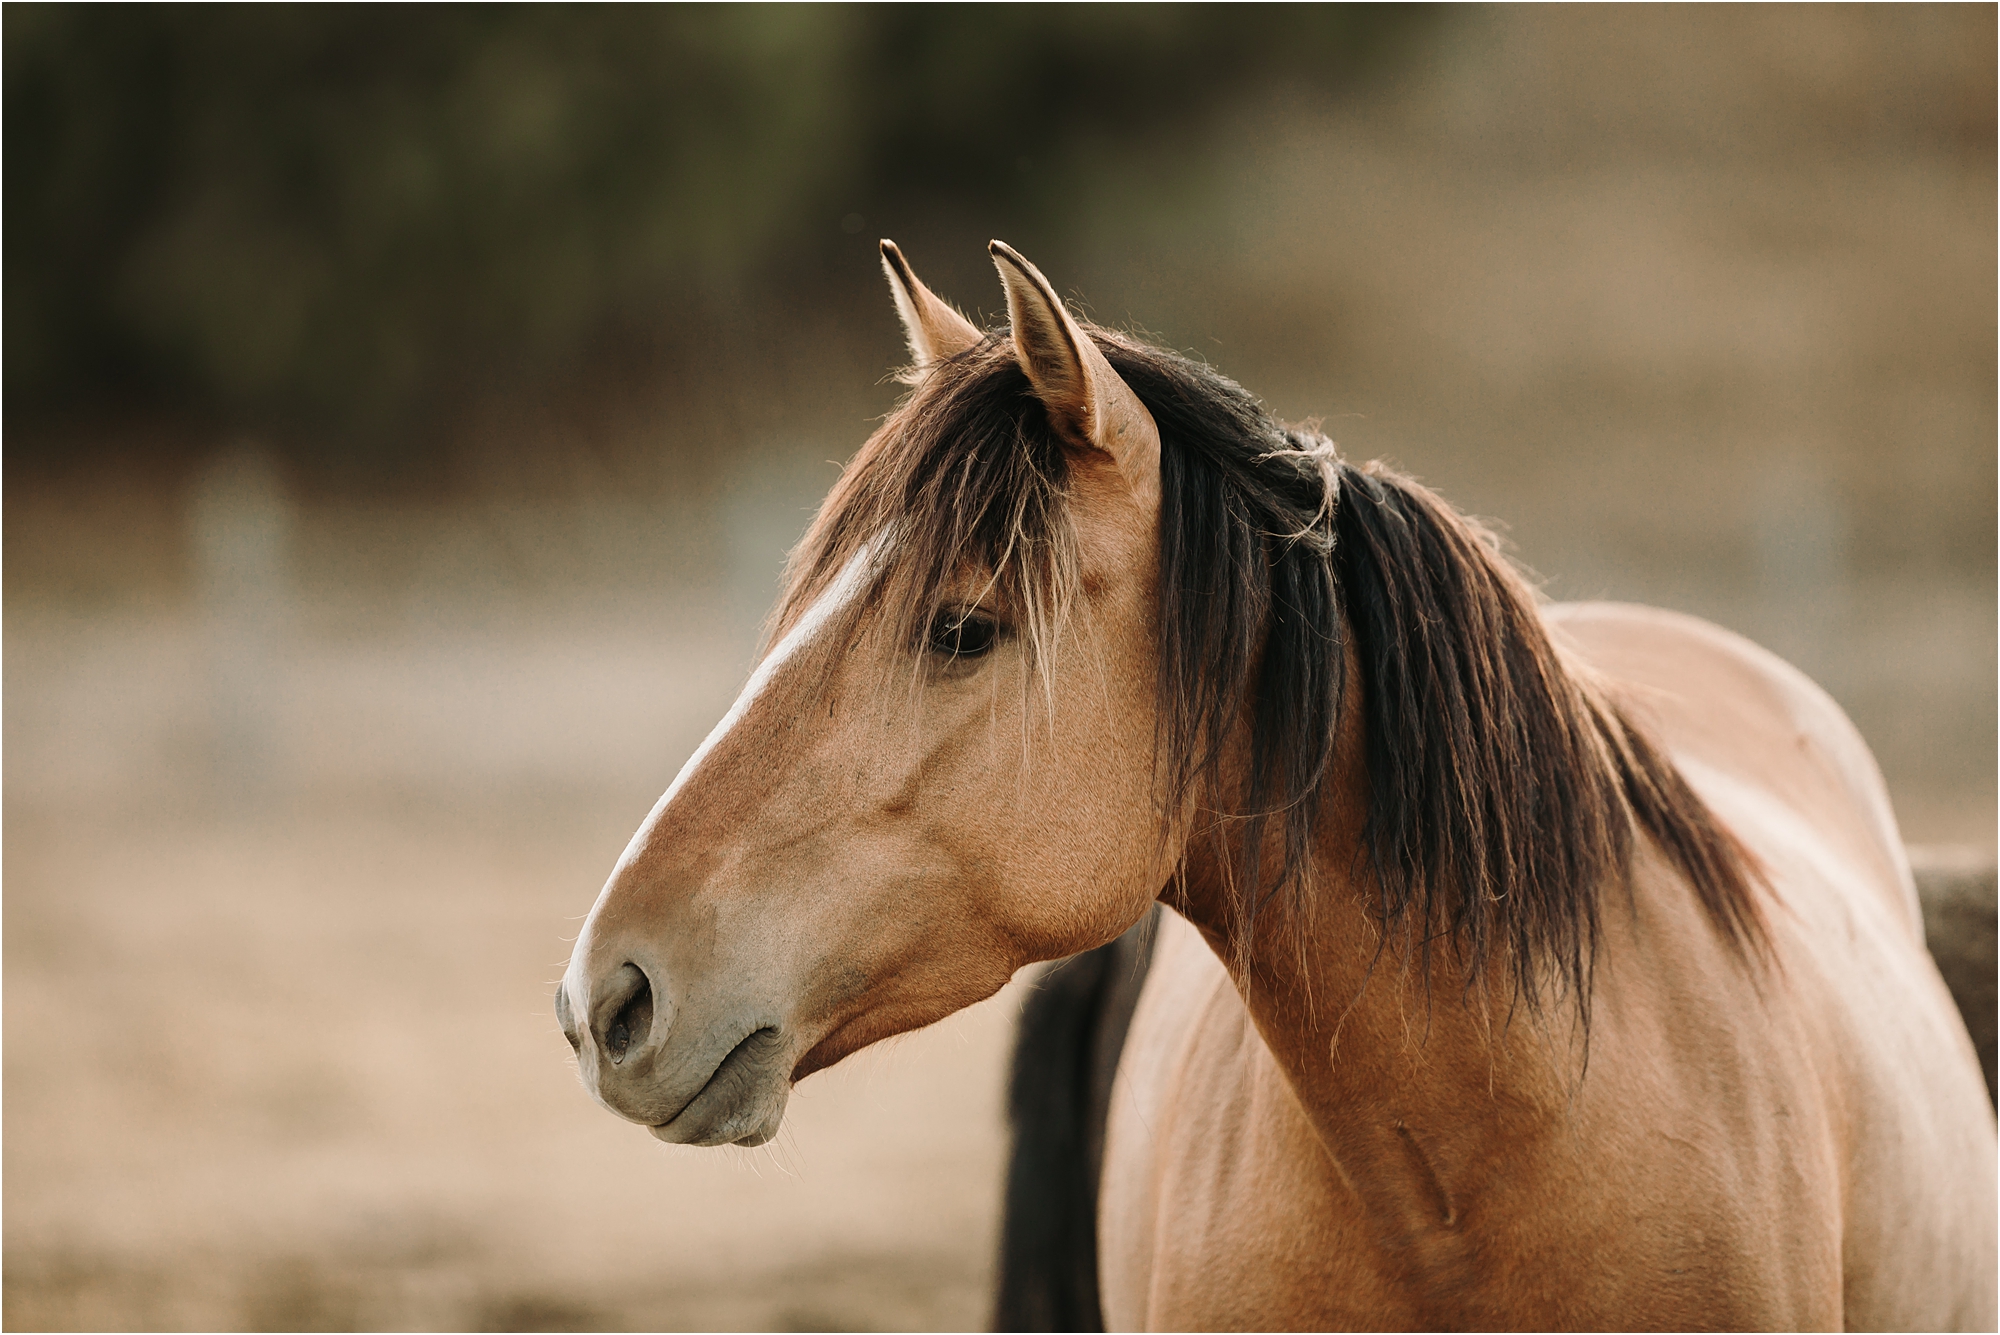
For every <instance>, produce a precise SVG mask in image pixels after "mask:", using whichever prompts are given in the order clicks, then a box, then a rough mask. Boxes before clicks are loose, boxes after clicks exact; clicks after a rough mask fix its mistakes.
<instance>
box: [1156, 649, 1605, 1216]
mask: <svg viewBox="0 0 2000 1335" xmlns="http://www.w3.org/2000/svg"><path fill="white" fill-rule="evenodd" d="M1349 679H1350V681H1351V680H1353V679H1354V678H1353V677H1350V678H1349ZM1346 713H1347V717H1348V720H1349V722H1348V723H1347V724H1346V725H1344V727H1343V733H1344V734H1349V735H1344V736H1343V738H1342V741H1341V744H1340V747H1339V750H1338V752H1337V756H1336V768H1337V769H1338V771H1339V774H1338V780H1337V782H1336V783H1335V784H1334V785H1332V787H1331V789H1330V791H1331V793H1332V796H1331V797H1330V799H1329V800H1328V802H1327V804H1326V808H1325V809H1324V811H1323V813H1322V816H1321V819H1320V820H1319V821H1318V823H1317V824H1318V833H1317V837H1316V840H1315V848H1314V852H1313V863H1314V865H1313V868H1312V872H1313V875H1312V879H1311V881H1310V883H1309V884H1310V890H1309V891H1308V895H1309V898H1308V899H1307V901H1306V902H1304V903H1303V904H1301V905H1298V906H1296V907H1290V906H1287V905H1285V904H1281V903H1280V902H1279V901H1278V900H1276V899H1274V900H1273V901H1272V902H1271V903H1270V904H1269V905H1267V906H1266V907H1265V909H1264V910H1263V911H1262V912H1260V913H1259V914H1258V915H1257V917H1256V919H1255V921H1254V925H1253V927H1252V928H1251V929H1250V931H1249V937H1248V940H1247V941H1246V940H1244V938H1243V936H1242V935H1241V934H1240V933H1239V931H1238V930H1237V928H1236V926H1235V923H1236V915H1235V913H1234V911H1233V909H1232V907H1231V903H1230V900H1229V898H1228V896H1227V893H1226V891H1225V889H1224V887H1225V886H1226V884H1227V877H1226V876H1225V875H1223V874H1221V868H1222V866H1223V861H1222V860H1223V858H1224V857H1226V856H1227V853H1226V851H1225V850H1217V852H1216V855H1215V857H1214V859H1213V860H1212V861H1207V860H1204V859H1202V858H1199V857H1194V858H1191V859H1190V862H1189V865H1188V875H1187V880H1186V886H1185V890H1184V892H1183V894H1182V895H1181V896H1179V897H1178V898H1177V901H1176V903H1175V907H1177V908H1179V909H1180V910H1181V911H1182V912H1183V913H1184V914H1186V916H1187V917H1188V918H1189V919H1190V920H1191V921H1193V922H1194V924H1195V925H1196V926H1197V927H1198V928H1200V930H1201V931H1202V933H1203V935H1205V936H1206V937H1207V938H1208V940H1209V942H1210V944H1211V945H1212V946H1214V947H1215V949H1216V952H1217V953H1218V955H1220V956H1221V957H1222V959H1223V962H1224V964H1225V965H1226V966H1227V967H1228V969H1229V971H1230V974H1231V976H1232V978H1233V979H1234V981H1235V983H1236V988H1237V991H1238V992H1239V993H1241V994H1242V996H1243V999H1244V1002H1245V1005H1246V1007H1247V1008H1248V1010H1249V1012H1250V1015H1251V1018H1252V1019H1253V1020H1254V1022H1255V1023H1256V1025H1257V1028H1258V1031H1259V1032H1260V1034H1261V1035H1262V1037H1263V1039H1264V1042H1265V1045H1266V1046H1267V1047H1269V1048H1270V1050H1271V1052H1272V1054H1273V1056H1274V1057H1276V1058H1277V1061H1278V1063H1279V1065H1280V1066H1281V1067H1282V1068H1283V1069H1284V1071H1285V1073H1286V1075H1287V1077H1288V1079H1289V1081H1290V1084H1291V1086H1292V1088H1293V1090H1294V1092H1295V1093H1296V1094H1297V1095H1298V1098H1299V1101H1300V1103H1301V1105H1302V1106H1303V1107H1304V1109H1305V1111H1306V1113H1307V1115H1308V1117H1309V1118H1310V1119H1311V1121H1312V1123H1313V1125H1314V1127H1315V1128H1316V1129H1317V1131H1318V1133H1319V1136H1320V1139H1321V1141H1322V1142H1323V1143H1324V1144H1325V1146H1326V1148H1327V1150H1328V1152H1329V1153H1330V1154H1331V1155H1332V1157H1333V1159H1334V1160H1335V1162H1336V1163H1337V1164H1338V1165H1339V1168H1340V1170H1341V1174H1342V1176H1343V1177H1344V1178H1345V1179H1346V1180H1347V1182H1348V1183H1349V1184H1350V1185H1351V1186H1352V1187H1354V1189H1355V1190H1356V1192H1357V1193H1358V1194H1359V1195H1360V1196H1361V1198H1362V1199H1363V1201H1364V1202H1366V1203H1367V1205H1368V1207H1369V1208H1370V1210H1371V1212H1373V1213H1375V1214H1377V1215H1378V1217H1379V1218H1380V1222H1382V1223H1383V1224H1385V1225H1386V1226H1388V1227H1390V1228H1391V1229H1392V1230H1395V1231H1403V1230H1406V1229H1412V1228H1415V1229H1422V1228H1424V1227H1426V1226H1434V1225H1436V1224H1439V1223H1447V1224H1448V1223H1449V1222H1450V1221H1451V1219H1452V1218H1453V1217H1454V1215H1455V1213H1456V1211H1457V1210H1458V1209H1459V1208H1461V1207H1462V1205H1463V1204H1465V1202H1463V1201H1461V1200H1457V1199H1455V1197H1454V1188H1455V1186H1456V1185H1457V1184H1458V1183H1461V1182H1463V1181H1465V1180H1467V1179H1468V1178H1470V1177H1476V1176H1478V1168H1479V1166H1480V1165H1481V1164H1482V1163H1486V1162H1490V1161H1491V1159H1492V1158H1493V1156H1494V1152H1495V1150H1496V1149H1497V1147H1498V1146H1500V1145H1503V1144H1505V1145H1509V1146H1511V1147H1514V1148H1518V1147H1519V1146H1520V1145H1521V1144H1522V1143H1523V1141H1524V1140H1528V1139H1532V1138H1534V1137H1536V1136H1538V1135H1539V1134H1541V1133H1542V1132H1543V1131H1545V1130H1546V1129H1547V1128H1548V1127H1549V1126H1550V1125H1552V1123H1553V1121H1554V1119H1555V1117H1556V1115H1557V1114H1558V1113H1559V1111H1560V1109H1561V1108H1562V1106H1563V1104H1564V1100H1565V1099H1566V1097H1567V1096H1568V1094H1569V1092H1570V1091H1571V1090H1572V1089H1573V1088H1574V1082H1575V1079H1576V1076H1577V1074H1578V1062H1579V1060H1580V1055H1581V1054H1580V1051H1579V1049H1578V1047H1577V1046H1576V1045H1575V1044H1574V1043H1573V1042H1572V1041H1571V1040H1572V1039H1573V1038H1574V1035H1573V1034H1572V1033H1571V1029H1570V1025H1569V1023H1568V1021H1567V1019H1566V1018H1559V1017H1555V1016H1547V1017H1544V1016H1534V1015H1527V1014H1517V1013H1513V1012H1512V1009H1511V1007H1510V998H1509V994H1508V991H1507V984H1508V976H1507V973H1506V971H1505V969H1504V968H1500V969H1493V968H1489V970H1488V974H1487V976H1488V978H1489V979H1490V980H1491V982H1490V983H1488V984H1483V985H1482V986H1480V987H1475V988H1473V989H1470V990H1468V988H1467V986H1466V973H1465V969H1464V966H1463V964H1462V963H1461V962H1460V961H1459V960H1458V959H1457V958H1456V956H1455V954H1454V952H1453V951H1452V950H1451V949H1450V948H1449V946H1448V944H1447V943H1445V942H1442V941H1440V942H1437V943H1434V945H1433V948H1432V950H1431V952H1430V960H1429V964H1428V968H1426V965H1425V963H1424V960H1423V957H1422V955H1421V953H1420V950H1421V947H1420V946H1419V945H1418V944H1417V938H1418V936H1419V935H1420V934H1418V933H1415V932H1413V933H1412V934H1411V935H1410V936H1409V937H1407V938H1404V937H1401V936H1392V937H1391V939H1390V940H1389V941H1388V942H1387V944H1386V948H1385V946H1384V942H1383V935H1382V927H1381V925H1380V922H1379V919H1378V918H1377V916H1376V915H1375V912H1374V909H1373V905H1374V904H1375V902H1376V895H1375V891H1374V888H1373V885H1372V881H1371V880H1369V879H1368V876H1369V867H1370V859H1369V858H1368V857H1367V855H1366V854H1365V852H1363V850H1362V847H1361V840H1362V831H1363V827H1364V824H1365V822H1366V819H1367V809H1368V776H1367V770H1366V766H1365V763H1364V760H1363V755H1364V748H1363V746H1362V744H1361V738H1360V724H1359V721H1358V720H1359V716H1360V714H1361V711H1360V710H1359V709H1358V708H1354V707H1353V706H1352V705H1350V708H1349V709H1348V710H1347V711H1346ZM1274 833H1275V832H1274ZM1273 854H1274V855H1275V849H1274V850H1273ZM1274 860H1275V857H1273V858H1268V859H1267V862H1272V861H1274Z"/></svg>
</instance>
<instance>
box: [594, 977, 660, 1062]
mask: <svg viewBox="0 0 2000 1335" xmlns="http://www.w3.org/2000/svg"><path fill="white" fill-rule="evenodd" d="M606 1011H609V1012H610V1019H609V1020H608V1021H602V1020H601V1021H600V1023H603V1025H604V1027H603V1028H602V1029H601V1030H599V1031H598V1033H599V1035H600V1037H601V1039H602V1043H603V1047H604V1054H605V1055H606V1056H607V1057H609V1058H611V1060H612V1061H613V1062H620V1061H623V1060H624V1059H625V1054H626V1053H627V1052H628V1051H630V1050H631V1047H632V1044H633V1042H634V1041H641V1042H643V1041H644V1039H645V1037H646V1035H647V1034H648V1033H649V1032H650V1031H651V1030H652V1027H653V986H652V983H651V981H650V980H649V979H648V978H647V977H646V974H645V971H644V970H642V969H640V968H639V966H637V965H636V964H627V965H624V966H623V967H621V968H620V969H619V970H618V974H617V976H616V977H615V979H614V980H613V985H612V987H611V988H610V989H609V996H608V998H607V1004H606V1005H605V1006H604V1008H603V1009H600V1010H599V1011H598V1012H597V1013H598V1015H599V1016H603V1015H604V1014H605V1013H606Z"/></svg>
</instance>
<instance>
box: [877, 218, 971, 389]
mask: <svg viewBox="0 0 2000 1335" xmlns="http://www.w3.org/2000/svg"><path fill="white" fill-rule="evenodd" d="M882 272H883V273H886V274H888V275H889V291H890V292H891V293H892V294H893V295H894V296H895V298H896V314H898V315H900V316H902V317H903V334H904V336H905V337H907V338H908V339H909V340H910V362H911V369H912V370H913V371H914V372H915V373H916V374H918V375H922V374H923V373H924V372H925V371H928V370H929V369H930V367H931V363H933V362H941V361H946V360H949V359H950V358H952V357H956V356H957V355H958V354H959V353H961V352H964V351H965V350H966V349H967V348H969V347H971V346H972V345H973V344H975V343H977V342H979V339H980V333H979V331H978V330H977V329H975V328H973V327H972V321H970V320H968V319H966V318H965V317H964V316H963V315H960V314H959V313H958V312H957V311H955V310H953V309H952V308H951V306H950V304H949V303H948V302H946V301H945V300H944V299H943V298H942V297H940V296H938V294H937V293H935V292H933V291H931V290H930V289H929V288H927V287H925V286H924V285H923V284H922V283H919V282H918V281H917V276H916V275H915V274H914V273H911V272H910V262H909V261H908V260H906V259H904V258H903V252H902V251H900V250H898V249H896V243H895V242H894V241H886V240H885V241H884V242H883V243H882Z"/></svg>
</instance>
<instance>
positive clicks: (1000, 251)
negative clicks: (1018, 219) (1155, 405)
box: [987, 241, 1160, 511]
mask: <svg viewBox="0 0 2000 1335" xmlns="http://www.w3.org/2000/svg"><path fill="white" fill-rule="evenodd" d="M987 249H988V250H990V251H991V252H992V253H993V262H994V264H995V265H997V266H998V267H999V270H1000V281H1001V282H1002V283H1003V284H1005V285H1006V288H1007V315H1008V318H1009V319H1010V320H1011V321H1012V322H1013V326H1014V356H1015V359H1016V360H1018V361H1019V362H1020V363H1021V369H1022V370H1023V371H1024V372H1026V373H1027V376H1028V383H1029V384H1031V385H1033V386H1034V387H1035V396H1036V397H1037V398H1039V399H1041V401H1042V406H1043V407H1044V408H1046V409H1047V410H1048V414H1049V421H1050V422H1051V423H1052V424H1053V425H1054V426H1055V429H1056V431H1057V432H1058V433H1060V434H1061V435H1062V437H1063V438H1064V439H1065V440H1067V441H1068V442H1069V443H1070V444H1072V445H1075V446H1080V447H1083V448H1087V449H1094V450H1100V451H1102V452H1103V453H1105V454H1107V455H1109V456H1110V457H1111V460H1112V462H1113V463H1115V464H1117V465H1118V472H1119V474H1120V475H1121V476H1123V478H1124V479H1125V485H1126V486H1127V487H1128V488H1129V489H1130V490H1131V493H1132V498H1133V500H1135V501H1137V502H1138V504H1139V506H1140V508H1141V509H1143V510H1148V511H1150V510H1155V509H1157V508H1158V507H1159V503H1160V429H1159V427H1158V426H1156V425H1155V424H1154V422H1153V415H1152V414H1151V413H1149V412H1147V411H1146V405H1145V404H1143V403H1141V402H1139V396H1138V395H1137V394H1134V393H1133V392H1132V387H1131V386H1130V385H1128V384H1126V383H1125V382H1124V380H1122V379H1120V378H1119V375H1118V373H1117V372H1116V371H1114V370H1112V369H1111V363H1110V362H1108V361H1106V360H1104V354H1103V353H1102V352H1100V351H1099V350H1098V347H1097V344H1095V343H1093V342H1092V341H1091V339H1090V336H1089V335H1088V334H1086V333H1084V332H1083V330H1081V329H1080V328H1078V327H1077V323H1076V321H1075V320H1073V319H1071V318H1070V314H1069V312H1068V311H1067V310H1065V309H1064V308H1063V304H1062V300H1061V299H1060V298H1059V297H1057V296H1056V294H1055V289H1053V288H1051V287H1050V286H1049V280H1048V279H1046V278H1044V277H1042V273H1041V270H1039V269H1037V268H1036V267H1035V266H1034V265H1032V264H1030V263H1028V262H1027V261H1026V260H1025V259H1022V258H1021V256H1020V254H1019V252H1017V251H1016V250H1015V249H1014V248H1013V247H1012V246H1009V245H1007V244H1006V243H1005V242H1001V241H995V242H993V243H992V244H991V245H989V246H988V247H987Z"/></svg>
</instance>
